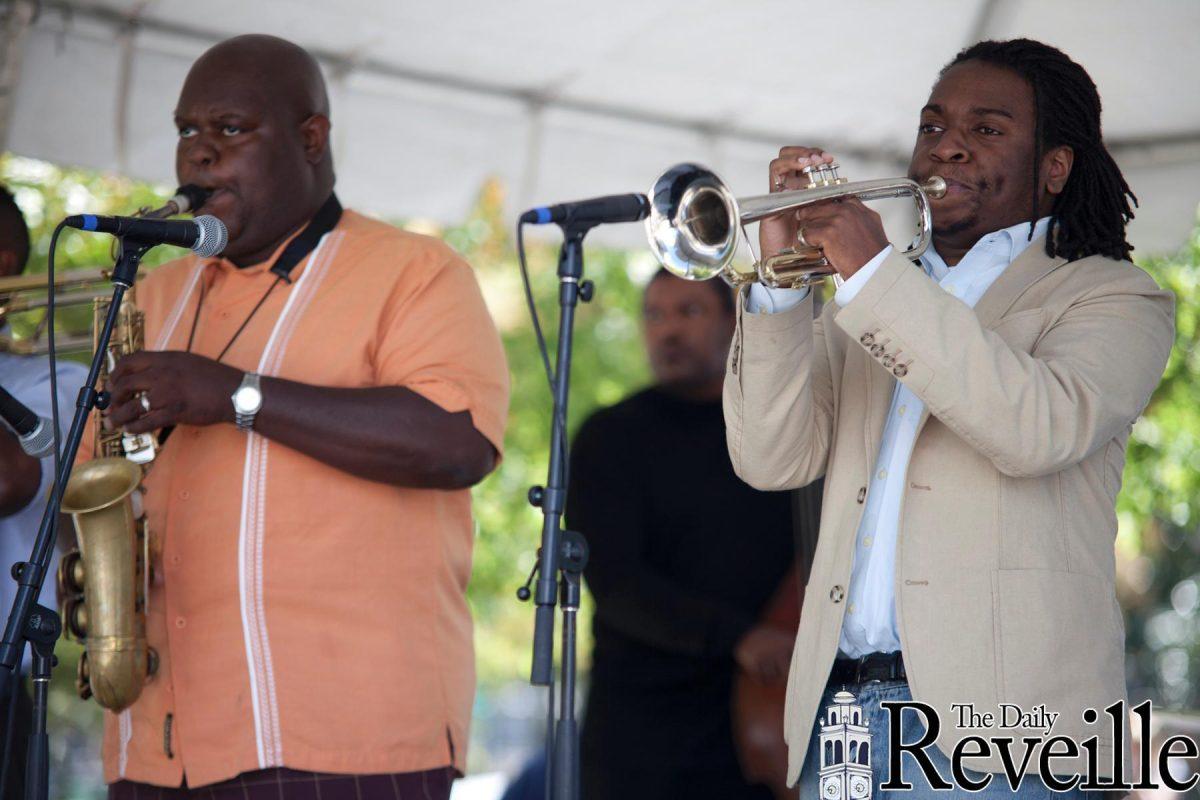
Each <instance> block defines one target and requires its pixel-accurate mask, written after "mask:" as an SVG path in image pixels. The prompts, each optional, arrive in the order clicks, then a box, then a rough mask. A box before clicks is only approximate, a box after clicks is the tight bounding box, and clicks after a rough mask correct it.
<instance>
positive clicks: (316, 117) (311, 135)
mask: <svg viewBox="0 0 1200 800" xmlns="http://www.w3.org/2000/svg"><path fill="white" fill-rule="evenodd" d="M330 127H332V123H330V121H329V117H327V116H325V115H324V114H313V115H312V116H311V117H309V118H308V119H306V120H304V121H303V122H301V123H300V139H301V141H303V142H304V158H305V160H307V161H308V163H310V164H319V163H320V162H321V160H322V159H324V158H325V156H326V154H327V153H328V152H329V129H330Z"/></svg>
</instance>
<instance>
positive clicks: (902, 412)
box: [896, 406, 908, 417]
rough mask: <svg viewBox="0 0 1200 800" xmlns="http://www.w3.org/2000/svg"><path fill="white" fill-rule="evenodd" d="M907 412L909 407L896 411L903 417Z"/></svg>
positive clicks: (901, 407)
mask: <svg viewBox="0 0 1200 800" xmlns="http://www.w3.org/2000/svg"><path fill="white" fill-rule="evenodd" d="M905 411H908V406H900V407H899V408H898V409H896V413H897V414H899V415H900V416H902V417H903V416H904V412H905Z"/></svg>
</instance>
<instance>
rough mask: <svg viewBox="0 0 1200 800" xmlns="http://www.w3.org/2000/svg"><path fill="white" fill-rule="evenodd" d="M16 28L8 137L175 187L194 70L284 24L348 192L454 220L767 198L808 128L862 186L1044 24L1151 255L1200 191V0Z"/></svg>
mask: <svg viewBox="0 0 1200 800" xmlns="http://www.w3.org/2000/svg"><path fill="white" fill-rule="evenodd" d="M35 5H37V4H35ZM15 30H16V26H10V33H9V37H8V38H9V43H10V45H11V44H13V43H17V44H20V45H21V46H20V47H19V48H12V47H10V48H9V54H8V56H7V57H6V60H7V61H9V62H10V63H9V64H8V66H9V67H10V69H8V70H6V71H5V72H4V73H3V75H4V76H5V78H4V80H5V81H6V82H7V83H8V84H9V85H8V86H0V89H9V90H10V91H11V95H10V98H11V107H10V108H8V109H7V110H8V115H7V116H8V125H7V131H6V134H7V139H6V144H7V148H8V149H10V150H11V151H13V152H16V153H19V154H22V155H27V156H32V157H36V158H42V159H47V160H50V161H54V162H58V163H63V164H76V165H82V166H87V167H93V168H99V169H105V170H115V171H119V172H121V173H124V174H128V175H131V176H134V177H138V178H143V179H150V180H153V181H157V182H161V183H164V184H169V183H171V182H172V174H173V163H174V160H173V159H174V155H173V152H174V143H175V132H174V130H173V126H172V123H171V111H172V109H173V108H174V103H175V100H176V98H177V96H178V91H179V87H180V86H181V85H182V82H183V78H184V75H185V74H186V72H187V69H188V67H189V65H190V63H191V62H192V60H193V59H194V58H195V57H196V56H197V55H199V54H200V53H201V52H202V51H203V50H204V49H205V48H206V47H208V46H209V45H211V44H212V43H214V42H216V41H219V40H221V39H223V38H226V37H228V36H232V35H235V34H238V33H246V32H269V33H274V34H277V35H280V36H284V37H287V38H289V39H292V40H293V41H296V42H298V43H300V44H302V45H304V46H305V47H307V48H309V49H310V50H311V51H312V52H314V53H315V54H316V55H318V57H319V58H320V60H321V62H322V65H323V67H324V68H325V70H326V74H327V77H328V79H329V82H330V89H331V99H332V105H333V121H334V134H335V138H334V144H335V159H336V165H337V171H338V186H339V194H340V196H341V197H342V199H343V201H344V202H346V203H347V204H349V205H353V206H355V207H358V208H361V209H363V210H367V211H371V212H374V213H378V214H382V215H385V216H389V217H405V218H412V217H427V218H432V219H434V220H437V221H441V222H447V223H449V222H456V221H459V220H461V219H462V218H463V216H464V214H465V212H466V211H467V210H468V209H469V208H470V206H471V203H472V202H473V201H474V198H475V197H476V194H477V192H478V190H479V188H480V186H481V184H482V182H483V181H484V180H485V179H486V178H487V177H489V176H494V177H497V178H499V179H500V180H502V181H503V183H504V185H505V186H506V187H507V188H508V190H509V211H510V212H511V213H512V214H514V215H515V213H516V212H517V211H519V210H520V209H521V208H524V207H526V206H530V205H537V204H541V203H548V202H556V201H561V200H569V199H575V198H579V197H584V196H589V195H596V194H607V193H611V192H627V191H645V190H646V189H647V188H648V187H649V184H650V183H651V181H652V180H653V179H654V177H655V176H657V175H658V174H659V173H660V172H661V171H662V170H663V169H665V168H666V167H667V166H669V165H670V164H673V163H676V162H679V161H685V160H694V161H699V162H701V163H705V164H708V165H709V166H711V167H713V168H714V169H715V170H717V171H718V172H719V173H720V174H722V175H723V176H724V177H725V178H726V180H727V181H728V182H729V183H730V185H731V187H732V188H733V189H734V191H735V192H736V193H737V194H740V195H746V194H756V193H759V192H761V191H765V180H764V174H765V164H766V162H767V161H768V160H769V159H770V158H771V157H772V156H773V155H774V153H775V151H776V150H777V149H778V147H779V146H780V145H782V144H789V143H790V144H810V143H811V144H817V145H820V146H823V147H825V148H826V149H828V150H830V151H831V152H833V153H835V154H837V155H838V156H839V159H840V160H841V161H842V162H843V164H844V166H845V170H844V173H845V174H847V175H848V177H850V179H851V180H853V179H856V178H857V179H865V178H875V177H885V176H889V175H898V174H902V173H903V171H904V168H905V166H906V164H907V159H908V152H909V151H910V149H911V146H912V140H913V135H914V133H915V127H916V120H917V112H918V109H919V108H920V107H921V105H922V104H923V103H924V100H925V98H926V97H927V95H928V91H929V88H930V86H931V85H932V83H933V80H934V78H935V76H936V74H937V71H938V69H939V68H940V67H941V66H942V65H943V64H944V63H945V62H946V61H947V60H949V59H950V58H951V57H952V56H953V55H954V53H955V52H957V51H958V50H959V49H960V48H962V47H964V46H966V45H967V44H969V43H971V42H974V41H977V40H979V39H980V38H1010V37H1015V36H1029V37H1032V38H1037V39H1041V40H1044V41H1047V42H1049V43H1052V44H1054V45H1056V46H1058V47H1061V48H1062V49H1064V50H1065V51H1066V52H1067V53H1069V54H1070V55H1071V56H1072V57H1073V58H1075V59H1076V60H1077V61H1079V62H1080V63H1082V64H1083V65H1084V66H1085V67H1086V68H1087V69H1088V70H1089V72H1090V73H1091V75H1092V77H1093V78H1094V79H1095V81H1096V83H1097V85H1098V86H1099V88H1100V92H1101V96H1102V98H1103V100H1104V107H1105V110H1104V127H1105V136H1106V140H1107V142H1108V144H1109V146H1110V148H1111V149H1112V150H1113V152H1114V154H1115V155H1116V157H1117V160H1118V162H1119V163H1120V164H1121V166H1122V168H1123V169H1124V170H1125V174H1126V177H1127V178H1128V179H1129V182H1130V184H1131V185H1132V187H1133V189H1134V191H1135V192H1136V193H1137V195H1138V197H1139V198H1140V200H1141V208H1140V210H1139V211H1138V216H1137V219H1136V221H1135V222H1134V223H1133V226H1132V228H1131V238H1132V241H1133V242H1134V244H1135V245H1136V246H1137V247H1138V248H1139V251H1141V252H1161V251H1170V250H1174V249H1175V248H1176V247H1178V246H1179V245H1180V244H1181V243H1182V242H1183V241H1184V239H1185V238H1186V236H1187V234H1188V232H1189V231H1190V229H1191V227H1192V225H1193V224H1194V223H1195V220H1196V206H1197V200H1198V198H1200V188H1198V187H1200V88H1198V79H1200V48H1196V47H1195V40H1196V36H1197V35H1198V34H1200V3H1197V2H1190V1H1189V2H1183V1H1182V0H1143V2H1140V3H1137V4H1130V3H1121V2H1117V0H1062V1H1061V2H1053V3H1051V2H1045V1H1044V0H1043V1H1042V2H1038V1H1037V0H922V1H921V2H918V0H910V2H891V1H890V0H888V1H886V2H885V1H884V0H841V1H840V2H823V3H805V2H797V1H796V0H791V2H781V1H780V0H746V1H744V2H740V3H734V2H728V0H724V2H716V1H715V0H608V2H594V3H577V2H561V0H560V2H550V1H549V0H509V2H504V3H497V2H480V1H479V0H459V1H458V2H454V1H453V0H450V1H449V2H438V3H433V2H411V1H410V2H400V1H397V0H391V1H390V2H388V1H385V0H338V1H337V2H329V1H328V0H253V1H252V2H247V0H202V2H195V1H194V0H193V1H192V2H184V1H183V0H157V1H156V0H103V1H101V2H82V1H78V2H49V1H46V2H42V3H40V10H39V13H38V15H37V17H36V19H34V21H33V22H32V23H31V24H30V25H29V26H28V27H27V29H26V30H25V31H24V35H23V36H21V35H20V34H19V31H17V32H14V31H15ZM13 67H15V69H12V68H13ZM4 116H5V115H4V113H0V132H2V131H3V119H4ZM597 233H599V234H600V235H601V236H607V237H608V241H610V242H613V241H615V242H620V243H624V244H633V245H636V244H637V243H638V241H639V236H640V234H639V231H638V230H637V229H636V227H635V226H620V227H614V228H611V229H609V230H606V231H598V232H597Z"/></svg>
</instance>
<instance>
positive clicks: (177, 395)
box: [108, 350, 242, 433]
mask: <svg viewBox="0 0 1200 800" xmlns="http://www.w3.org/2000/svg"><path fill="white" fill-rule="evenodd" d="M241 379H242V372H241V371H239V370H237V369H235V368H233V367H230V366H228V365H226V364H221V363H219V362H217V361H213V360H212V359H210V358H205V357H203V356H199V355H196V354H195V353H183V352H172V351H165V352H152V351H147V350H142V351H139V352H136V353H131V354H130V355H127V356H125V357H124V358H122V359H121V360H120V361H119V362H118V363H117V367H116V369H114V370H113V371H112V376H111V378H110V384H109V391H111V392H112V405H111V406H110V407H109V409H108V418H109V422H110V423H111V424H112V425H113V426H114V427H118V428H124V430H125V432H126V433H147V432H150V431H155V430H158V429H160V428H164V427H166V426H168V425H215V424H217V423H220V422H232V416H233V411H232V408H233V406H232V404H231V403H230V400H229V397H230V395H231V394H233V392H234V390H235V389H237V386H238V383H239V382H240V381H241Z"/></svg>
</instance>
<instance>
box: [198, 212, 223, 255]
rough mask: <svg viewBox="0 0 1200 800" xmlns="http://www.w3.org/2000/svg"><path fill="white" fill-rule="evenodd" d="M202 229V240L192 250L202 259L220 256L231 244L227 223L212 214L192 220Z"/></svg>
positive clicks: (202, 215)
mask: <svg viewBox="0 0 1200 800" xmlns="http://www.w3.org/2000/svg"><path fill="white" fill-rule="evenodd" d="M192 222H194V223H196V225H198V226H199V228H200V238H199V239H197V240H196V243H195V244H194V245H192V250H193V251H194V252H195V253H196V255H198V256H200V257H201V258H211V257H213V256H215V255H218V254H219V253H220V252H221V251H222V250H224V249H225V245H227V244H229V231H228V230H226V228H225V223H223V222H221V220H219V219H217V218H216V217H214V216H212V215H210V214H201V215H200V216H198V217H196V218H195V219H193V220H192Z"/></svg>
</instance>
